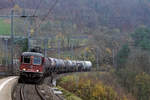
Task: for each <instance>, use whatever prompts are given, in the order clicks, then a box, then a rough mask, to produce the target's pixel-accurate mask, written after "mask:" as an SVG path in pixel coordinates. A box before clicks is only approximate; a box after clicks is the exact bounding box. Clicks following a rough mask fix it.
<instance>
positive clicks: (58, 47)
mask: <svg viewBox="0 0 150 100" xmlns="http://www.w3.org/2000/svg"><path fill="white" fill-rule="evenodd" d="M57 43H58V44H57V45H58V46H57V49H58V58H59V59H60V40H58V42H57Z"/></svg>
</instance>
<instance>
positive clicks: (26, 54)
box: [22, 52, 44, 57]
mask: <svg viewBox="0 0 150 100" xmlns="http://www.w3.org/2000/svg"><path fill="white" fill-rule="evenodd" d="M22 55H23V56H41V57H44V55H43V54H41V53H37V52H23V53H22Z"/></svg>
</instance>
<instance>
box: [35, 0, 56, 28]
mask: <svg viewBox="0 0 150 100" xmlns="http://www.w3.org/2000/svg"><path fill="white" fill-rule="evenodd" d="M57 3H58V0H55V3H54V4H53V5H52V7H51V8H50V9H49V10H48V12H47V14H46V15H45V16H44V17H43V18H42V20H41V21H40V23H39V24H38V25H37V27H36V29H39V28H40V26H41V24H42V22H44V21H45V20H46V18H47V17H48V16H49V14H50V13H51V11H52V10H53V9H54V7H55V6H56V4H57Z"/></svg>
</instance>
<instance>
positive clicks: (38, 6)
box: [33, 0, 42, 16]
mask: <svg viewBox="0 0 150 100" xmlns="http://www.w3.org/2000/svg"><path fill="white" fill-rule="evenodd" d="M41 2H42V0H40V2H39V4H38V5H37V7H36V9H35V12H34V13H33V16H35V14H36V12H37V10H38V9H39V8H40V6H41Z"/></svg>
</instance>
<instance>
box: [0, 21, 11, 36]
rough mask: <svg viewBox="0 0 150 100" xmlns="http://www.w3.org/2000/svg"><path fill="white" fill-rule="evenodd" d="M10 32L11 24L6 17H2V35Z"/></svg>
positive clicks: (0, 24) (0, 32) (0, 30)
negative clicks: (6, 20)
mask: <svg viewBox="0 0 150 100" xmlns="http://www.w3.org/2000/svg"><path fill="white" fill-rule="evenodd" d="M8 34H10V24H9V23H7V22H5V20H4V19H0V35H8Z"/></svg>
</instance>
